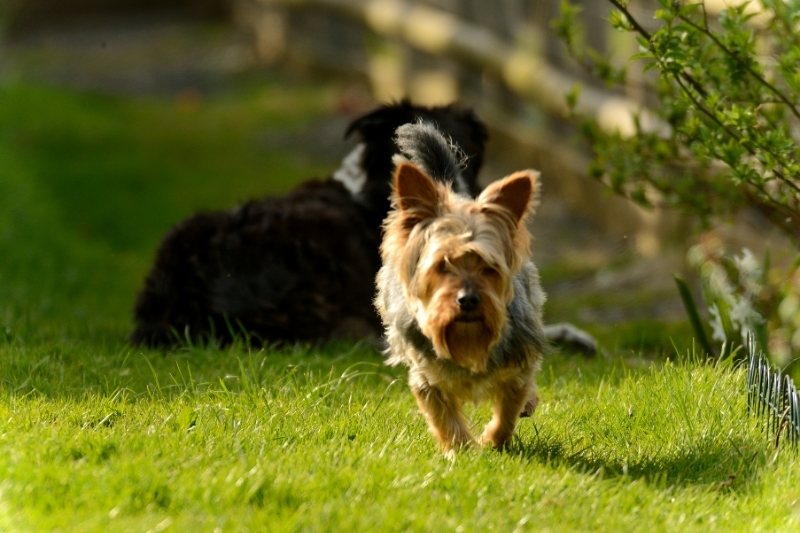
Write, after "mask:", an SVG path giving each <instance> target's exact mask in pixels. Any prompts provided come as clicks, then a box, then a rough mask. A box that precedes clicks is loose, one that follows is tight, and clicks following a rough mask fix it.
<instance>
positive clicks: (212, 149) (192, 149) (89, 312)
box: [0, 85, 800, 531]
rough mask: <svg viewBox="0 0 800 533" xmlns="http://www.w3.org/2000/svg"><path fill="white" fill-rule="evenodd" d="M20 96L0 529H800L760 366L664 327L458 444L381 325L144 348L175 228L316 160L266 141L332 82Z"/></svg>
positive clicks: (308, 112)
mask: <svg viewBox="0 0 800 533" xmlns="http://www.w3.org/2000/svg"><path fill="white" fill-rule="evenodd" d="M0 94H2V95H3V98H2V99H0V102H2V104H0V105H1V106H2V107H1V108H0V256H1V257H2V260H0V530H4V531H5V530H10V531H31V530H33V531H49V530H62V531H146V530H153V531H156V530H172V531H186V530H190V531H191V530H199V531H212V530H215V529H217V528H219V529H221V530H223V531H231V530H233V531H240V530H259V531H289V530H314V531H317V530H337V531H338V530H347V529H355V530H376V531H377V530H425V531H429V530H459V529H460V530H467V531H486V530H500V531H506V530H514V529H519V530H542V529H548V530H554V531H564V530H580V531H594V530H604V531H617V530H622V531H629V530H653V531H712V530H716V531H731V530H733V531H792V530H795V529H796V528H797V527H798V526H800V524H798V521H800V520H799V519H800V488H798V484H797V482H796V480H797V478H798V475H799V474H800V466H799V465H798V462H797V459H796V457H795V454H794V453H792V452H791V451H790V450H783V451H780V452H777V453H776V452H775V451H774V449H773V448H772V447H771V446H770V445H769V443H768V440H767V438H766V436H765V435H763V434H762V433H761V431H760V430H759V429H758V428H757V425H756V424H755V423H754V421H753V420H752V419H751V418H749V417H748V416H747V415H746V406H745V398H744V393H743V390H744V376H743V373H742V370H737V369H734V368H733V367H732V366H731V365H730V364H729V363H727V362H722V363H718V364H707V363H706V364H701V363H699V362H698V361H696V360H694V358H693V357H692V356H691V355H690V351H688V350H686V349H684V348H683V347H684V346H690V345H691V342H689V341H687V340H686V339H682V338H681V339H674V337H676V336H679V335H680V334H681V331H682V330H680V329H663V328H661V327H660V325H659V324H658V323H654V322H647V321H640V322H638V323H635V324H632V325H627V326H624V327H620V328H618V329H616V330H609V331H603V332H601V333H602V338H603V339H604V341H605V347H606V355H605V357H597V358H595V359H585V358H582V357H579V356H574V355H573V356H570V355H563V354H553V355H551V356H550V357H549V358H547V360H546V361H545V364H544V368H543V370H542V372H541V377H540V384H541V396H542V403H541V406H540V408H539V410H538V412H537V413H536V415H535V416H534V418H533V419H529V420H524V421H521V423H520V426H519V429H518V432H517V436H516V437H515V439H514V441H513V445H512V447H511V449H510V450H509V451H507V452H505V453H497V452H494V451H490V450H469V451H466V452H464V453H462V454H461V455H460V456H459V457H458V458H457V460H456V461H455V462H449V461H447V460H445V459H443V458H442V457H441V455H440V454H439V453H438V452H437V450H436V448H435V446H434V442H433V439H432V438H431V436H430V435H429V434H428V432H427V430H426V428H425V424H424V421H423V420H422V418H421V416H420V415H419V414H418V413H417V408H416V406H415V403H414V400H413V397H412V395H411V394H410V392H409V391H408V388H407V386H406V384H405V374H404V371H403V370H402V369H396V368H388V367H386V366H384V365H383V364H382V361H381V356H380V355H379V354H378V353H376V352H375V351H374V350H373V349H372V348H370V347H369V346H366V345H365V346H360V345H357V346H352V345H329V346H323V347H302V346H300V347H291V348H283V349H273V348H268V349H264V350H254V349H251V348H249V347H247V346H245V345H243V344H237V345H234V346H232V347H229V348H225V349H220V348H216V347H200V346H184V347H182V348H180V349H178V350H176V351H174V352H171V353H166V354H164V353H160V352H157V351H149V350H141V349H135V348H132V347H130V346H128V345H127V344H126V343H125V336H126V335H127V333H128V332H129V329H130V309H131V307H132V304H133V297H134V294H135V291H136V290H137V288H138V286H139V283H141V279H142V276H143V275H144V272H145V270H146V268H147V266H148V263H149V260H150V257H151V256H152V252H153V249H154V247H155V245H156V243H157V242H158V238H159V236H160V235H161V234H162V233H163V231H165V230H166V228H167V227H168V226H169V225H170V224H171V223H172V222H173V221H175V220H176V219H177V218H179V217H180V216H184V215H185V214H186V213H188V212H191V211H192V210H193V209H196V208H199V207H203V206H220V207H222V206H224V205H225V204H227V203H229V202H230V203H233V202H235V201H236V200H237V199H238V198H240V197H244V196H247V195H250V194H254V193H256V192H258V193H265V194H266V193H270V192H276V191H280V190H285V188H286V187H288V186H289V185H290V184H291V183H292V182H294V181H297V180H300V179H305V178H306V177H307V176H309V175H310V174H311V173H312V171H313V170H314V169H313V168H311V165H310V164H307V163H305V162H304V161H303V157H302V154H303V152H301V151H299V150H298V151H297V152H293V151H287V150H286V149H285V148H283V149H280V150H276V149H270V148H269V146H268V145H264V147H263V151H261V150H254V149H253V144H252V142H254V141H253V139H257V138H258V133H259V132H260V131H263V129H264V128H271V127H273V126H271V125H274V127H276V128H283V129H285V130H286V131H291V130H292V129H293V128H300V127H302V125H303V124H304V123H306V122H307V121H309V120H312V119H313V118H314V117H316V116H322V115H323V114H324V113H327V112H328V111H327V108H326V105H327V104H326V102H327V99H328V96H327V93H326V91H325V90H324V89H318V88H313V87H283V86H280V85H266V86H265V87H263V88H261V89H251V90H249V91H244V92H243V93H239V94H236V95H227V96H226V95H223V96H220V97H216V98H212V99H210V100H209V101H207V102H202V103H201V104H199V107H193V108H191V109H190V110H187V109H184V108H183V107H181V106H183V105H184V104H176V103H175V102H162V101H147V100H143V101H133V102H131V101H124V100H118V99H112V98H105V97H98V96H89V95H76V94H70V93H62V92H59V91H55V90H51V89H42V88H36V87H27V86H24V85H17V86H13V87H6V88H0ZM265 102H267V103H265ZM192 105H197V104H196V103H193V104H192ZM271 106H272V107H271ZM26 117H30V118H26ZM273 165H274V166H273ZM274 168H278V169H280V172H279V174H280V176H281V180H279V181H269V180H267V179H266V178H265V179H264V180H262V181H259V179H260V177H261V176H265V175H267V174H268V173H267V170H266V169H274ZM269 175H270V176H271V175H272V174H269ZM283 178H285V181H282V180H283ZM673 341H675V342H674V345H675V346H678V348H677V350H676V349H674V348H672V346H673ZM665 353H666V354H668V355H670V356H671V358H672V359H673V361H672V362H670V361H666V360H665V359H664V357H663V355H664V354H665ZM468 414H469V417H470V420H471V421H472V422H473V424H474V425H475V427H476V429H478V428H479V427H480V425H481V424H482V423H484V422H485V421H486V419H487V418H488V416H489V413H488V410H487V408H486V406H482V407H480V408H476V409H470V410H469V413H468Z"/></svg>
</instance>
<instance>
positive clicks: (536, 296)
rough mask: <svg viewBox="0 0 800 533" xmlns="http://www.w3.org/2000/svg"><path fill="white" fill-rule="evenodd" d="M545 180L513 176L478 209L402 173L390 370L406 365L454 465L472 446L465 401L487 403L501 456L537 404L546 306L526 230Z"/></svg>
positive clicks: (386, 270)
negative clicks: (466, 447) (523, 416)
mask: <svg viewBox="0 0 800 533" xmlns="http://www.w3.org/2000/svg"><path fill="white" fill-rule="evenodd" d="M537 178H538V175H537V174H536V173H535V172H533V171H520V172H516V173H514V174H511V175H510V176H508V177H506V178H504V179H502V180H499V181H497V182H495V183H493V184H491V185H490V186H489V187H487V188H486V190H484V192H483V193H482V194H481V195H480V196H479V197H478V198H477V200H472V199H468V198H465V197H462V196H460V195H458V194H455V193H453V192H452V190H450V188H449V187H448V186H446V185H442V184H440V183H437V182H435V181H434V180H433V179H431V178H430V177H429V176H427V175H426V174H425V173H424V172H423V171H422V170H421V169H419V168H418V167H416V166H415V165H413V164H411V163H401V164H399V165H398V167H397V169H396V171H395V175H394V183H393V196H392V201H393V208H394V209H393V211H391V212H390V214H389V216H388V217H387V219H386V222H385V224H384V230H385V231H384V239H383V243H382V246H381V255H382V259H383V267H382V269H381V271H380V273H379V274H378V280H377V283H378V296H377V298H376V307H377V308H378V311H379V313H380V315H381V318H382V320H383V322H384V325H385V327H386V335H387V339H388V341H389V353H390V358H389V363H390V364H398V363H403V364H406V365H408V366H409V384H410V386H411V390H412V392H413V393H414V395H415V397H416V399H417V404H418V405H419V408H420V410H421V411H422V413H423V415H424V416H425V418H426V420H427V422H428V424H429V426H430V429H431V432H432V433H433V435H434V436H435V437H436V439H437V440H438V442H439V444H440V446H441V448H442V450H443V451H444V452H445V453H447V454H451V453H452V452H453V451H454V450H456V449H458V448H459V447H461V446H463V445H466V444H469V443H471V442H473V439H472V436H471V434H470V431H469V427H468V425H467V423H466V421H465V420H464V417H463V415H462V412H461V409H462V406H463V404H464V402H466V401H479V400H481V399H491V401H492V402H493V418H492V420H491V422H489V424H488V425H487V426H486V428H485V430H484V432H483V435H482V436H481V438H480V442H481V443H482V444H487V445H491V446H494V447H497V448H502V447H504V446H506V445H507V444H508V442H509V440H510V439H511V436H512V434H513V432H514V427H515V424H516V420H517V418H518V417H519V416H520V415H521V414H530V412H532V410H533V408H534V407H535V404H536V386H535V382H534V374H535V372H536V370H537V369H538V364H539V360H540V358H541V353H542V351H543V348H544V344H545V343H544V334H543V332H542V325H541V307H542V304H543V302H544V295H543V293H542V291H541V288H540V287H539V281H538V274H537V273H536V269H535V267H534V266H533V263H531V262H530V245H529V243H530V235H529V234H528V231H527V229H526V223H525V222H526V219H527V217H528V216H530V214H531V213H532V211H533V208H534V205H535V204H536V200H537V197H538V181H537Z"/></svg>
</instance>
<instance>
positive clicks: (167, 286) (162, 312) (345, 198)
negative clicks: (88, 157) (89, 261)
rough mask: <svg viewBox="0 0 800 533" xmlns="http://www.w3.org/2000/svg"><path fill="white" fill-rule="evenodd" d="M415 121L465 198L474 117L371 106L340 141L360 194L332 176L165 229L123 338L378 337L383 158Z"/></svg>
mask: <svg viewBox="0 0 800 533" xmlns="http://www.w3.org/2000/svg"><path fill="white" fill-rule="evenodd" d="M419 121H423V122H430V123H433V124H436V126H437V127H438V128H439V129H440V130H441V131H443V132H444V133H445V134H446V135H447V136H449V137H450V138H451V139H452V142H453V144H455V145H456V146H458V147H459V149H460V150H461V152H463V154H464V156H465V164H464V167H463V169H462V172H461V176H462V178H463V179H462V180H460V181H462V182H463V183H460V184H459V183H457V184H454V186H455V187H456V188H457V189H464V188H465V189H466V190H461V191H460V192H462V193H466V194H470V195H474V194H475V193H476V192H477V191H478V190H479V188H478V185H477V175H478V171H479V169H480V167H481V164H482V163H483V152H484V145H485V142H486V138H487V133H486V129H485V127H484V126H483V124H482V123H481V122H480V121H479V120H478V119H477V118H476V117H475V115H474V114H473V113H472V112H471V111H469V110H465V109H461V108H458V107H455V106H443V107H419V106H415V105H413V104H411V103H410V102H407V101H403V102H401V103H398V104H393V105H387V106H383V107H380V108H378V109H377V110H375V111H373V112H371V113H369V114H367V115H365V116H363V117H361V118H359V119H357V120H355V121H354V122H353V123H352V124H350V126H349V127H348V129H347V133H346V136H351V135H357V136H358V138H359V140H360V141H361V142H362V143H363V145H364V149H363V152H362V153H361V160H360V165H359V166H360V169H361V170H362V171H363V172H364V173H365V175H366V181H365V182H364V184H363V186H362V187H361V188H360V190H358V191H351V190H348V189H347V188H346V187H345V186H344V185H343V184H342V183H341V182H340V181H337V180H335V179H334V178H333V177H329V178H327V179H324V180H316V181H310V182H307V183H305V184H302V185H300V186H299V187H297V188H296V189H294V190H293V191H292V192H290V193H289V194H288V195H286V196H283V197H278V198H265V199H260V200H253V201H250V202H247V203H245V204H243V205H241V206H239V207H236V208H235V209H232V210H230V211H217V212H209V213H199V214H196V215H194V216H192V217H190V218H188V219H186V220H184V221H183V222H180V223H179V224H178V225H177V226H175V227H174V228H172V229H171V230H170V231H169V233H168V234H167V235H166V237H165V238H164V240H163V242H162V243H161V246H160V248H159V250H158V252H157V254H156V260H155V264H154V265H153V267H152V269H151V271H150V273H149V274H148V276H147V278H146V280H145V284H144V288H143V289H142V290H141V292H140V293H139V296H138V298H137V301H136V307H135V311H134V320H135V329H134V331H133V334H132V335H131V341H132V342H133V343H135V344H143V345H148V346H167V345H171V344H174V343H176V342H178V341H180V340H181V339H184V338H189V339H192V340H195V341H198V340H199V341H208V340H212V339H213V340H217V341H218V342H221V343H223V344H224V343H227V342H229V341H230V340H231V339H232V338H233V335H236V334H244V335H245V336H247V337H248V338H249V339H250V340H251V341H252V342H255V343H262V342H270V343H272V342H294V341H311V342H315V341H323V340H327V339H333V338H363V337H365V336H378V335H380V331H381V328H380V323H379V320H378V318H377V316H376V314H375V312H374V310H373V306H372V297H373V293H374V284H373V280H374V279H375V274H376V273H377V271H378V268H379V266H380V261H379V257H378V246H379V243H380V231H381V230H380V227H381V222H382V221H383V219H384V217H385V216H386V213H387V211H388V209H389V191H390V181H391V173H392V169H393V163H392V158H393V156H394V155H396V154H398V153H401V150H400V148H398V146H397V143H396V138H395V130H396V129H397V128H398V127H399V126H401V125H403V124H408V123H417V122H419ZM403 155H407V154H403ZM408 155H409V156H413V154H408Z"/></svg>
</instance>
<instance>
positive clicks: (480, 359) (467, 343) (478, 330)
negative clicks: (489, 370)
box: [444, 320, 497, 373]
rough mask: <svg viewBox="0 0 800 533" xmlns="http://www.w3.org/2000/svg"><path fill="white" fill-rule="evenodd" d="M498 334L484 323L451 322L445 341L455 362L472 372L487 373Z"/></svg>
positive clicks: (445, 331) (446, 330)
mask: <svg viewBox="0 0 800 533" xmlns="http://www.w3.org/2000/svg"><path fill="white" fill-rule="evenodd" d="M496 339H497V334H496V333H495V332H494V331H493V329H492V328H491V327H490V326H489V325H488V324H486V322H484V321H482V320H481V321H475V322H459V321H455V322H451V323H450V324H449V325H448V326H447V327H445V329H444V341H445V343H446V345H447V351H448V352H449V353H450V356H451V357H452V359H453V361H454V362H455V363H456V364H457V365H458V366H461V367H464V368H466V369H468V370H471V371H472V372H476V373H479V372H485V371H486V365H487V363H488V362H489V353H490V352H491V349H492V347H493V345H494V343H495V341H496Z"/></svg>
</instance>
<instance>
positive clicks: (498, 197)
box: [478, 170, 539, 223]
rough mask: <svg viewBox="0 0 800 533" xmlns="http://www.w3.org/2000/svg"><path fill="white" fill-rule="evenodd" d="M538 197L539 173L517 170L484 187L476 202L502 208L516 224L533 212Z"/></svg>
mask: <svg viewBox="0 0 800 533" xmlns="http://www.w3.org/2000/svg"><path fill="white" fill-rule="evenodd" d="M538 197H539V173H538V172H536V171H534V170H519V171H517V172H514V173H513V174H511V175H509V176H506V177H505V178H503V179H501V180H499V181H496V182H494V183H492V184H491V185H489V186H488V187H486V189H484V191H483V192H482V193H481V195H480V196H479V197H478V201H479V202H481V203H484V204H495V205H499V206H501V207H504V208H505V209H507V210H508V211H509V212H510V213H511V214H512V215H513V216H514V220H515V222H517V223H518V222H519V221H520V220H522V219H523V218H525V217H526V216H527V215H528V214H530V213H532V212H533V208H534V206H535V205H536V203H537V200H538Z"/></svg>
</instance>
